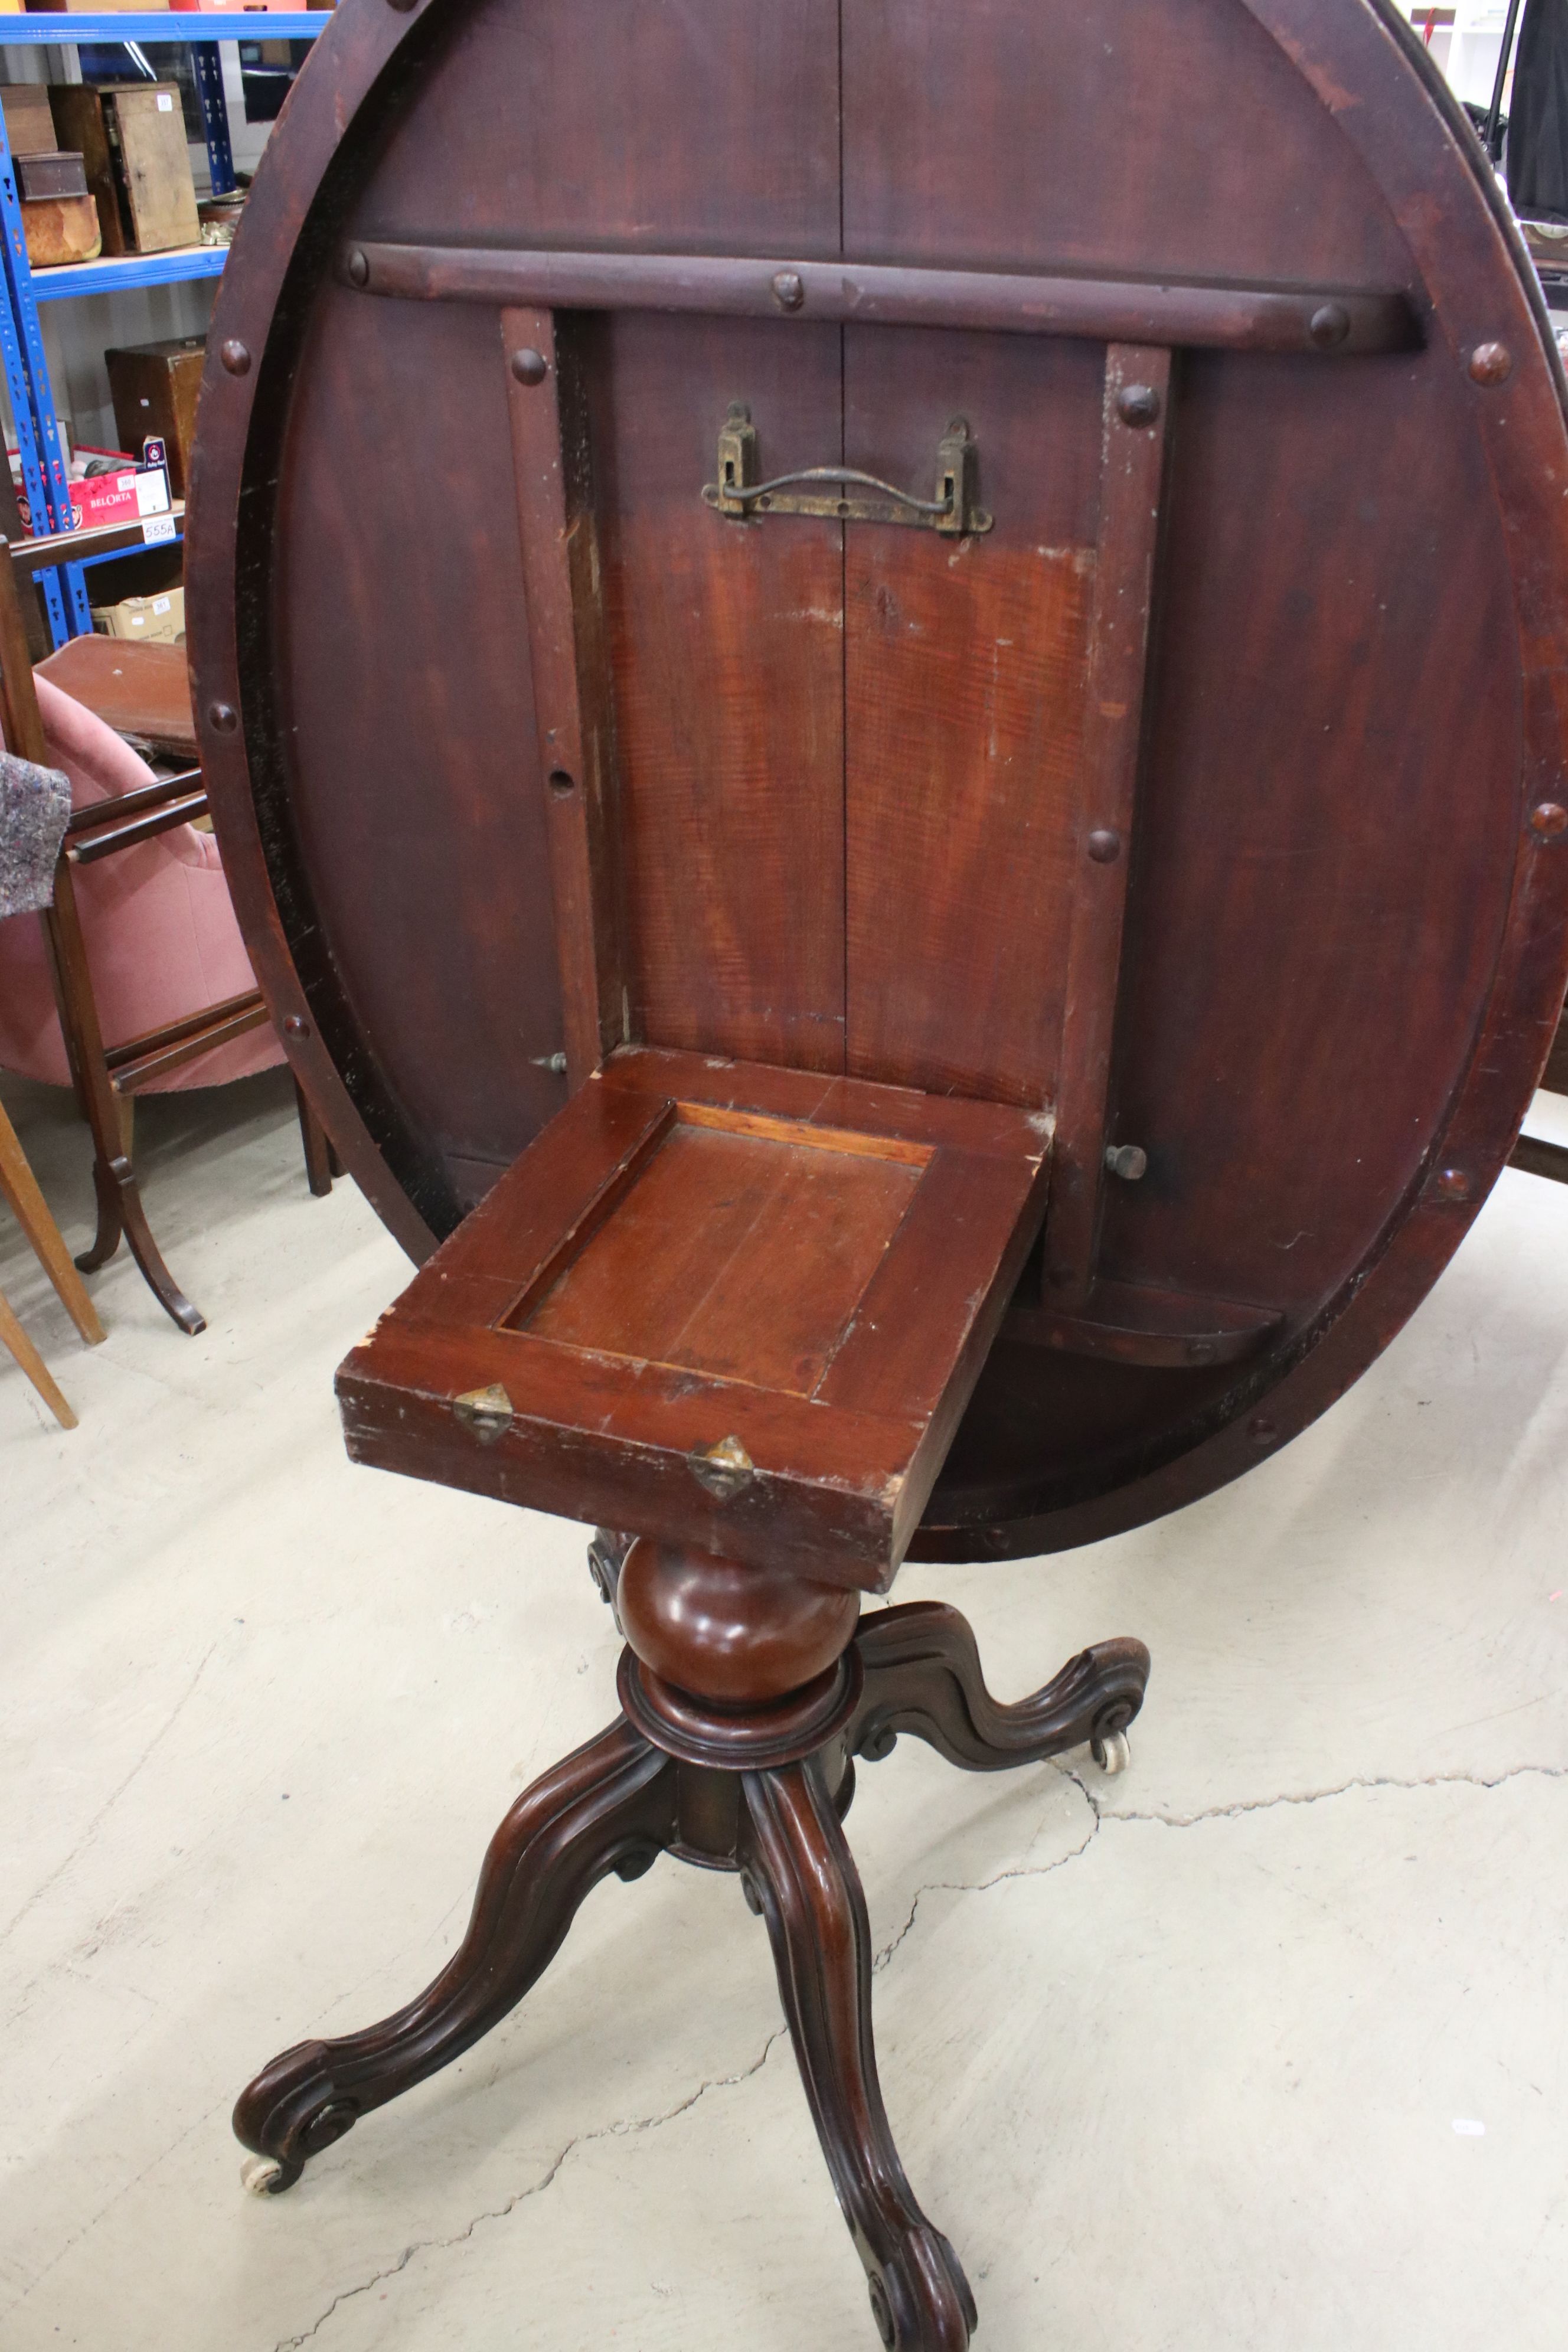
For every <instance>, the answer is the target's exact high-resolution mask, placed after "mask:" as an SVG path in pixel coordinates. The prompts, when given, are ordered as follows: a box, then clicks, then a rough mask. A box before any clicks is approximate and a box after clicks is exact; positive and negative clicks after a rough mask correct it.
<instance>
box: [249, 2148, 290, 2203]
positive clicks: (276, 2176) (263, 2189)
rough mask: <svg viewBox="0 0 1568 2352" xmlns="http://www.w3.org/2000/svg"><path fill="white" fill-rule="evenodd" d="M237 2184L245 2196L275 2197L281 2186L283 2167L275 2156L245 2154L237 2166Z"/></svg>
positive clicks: (282, 2183)
mask: <svg viewBox="0 0 1568 2352" xmlns="http://www.w3.org/2000/svg"><path fill="white" fill-rule="evenodd" d="M239 2185H240V2187H241V2188H242V2189H244V2191H245V2193H246V2195H247V2197H276V2196H277V2194H278V2192H279V2189H281V2188H282V2187H283V2185H284V2181H283V2167H282V2166H281V2165H280V2164H279V2161H278V2159H277V2158H276V2157H275V2156H247V2158H246V2159H245V2162H244V2163H243V2164H242V2165H241V2166H240V2168H239Z"/></svg>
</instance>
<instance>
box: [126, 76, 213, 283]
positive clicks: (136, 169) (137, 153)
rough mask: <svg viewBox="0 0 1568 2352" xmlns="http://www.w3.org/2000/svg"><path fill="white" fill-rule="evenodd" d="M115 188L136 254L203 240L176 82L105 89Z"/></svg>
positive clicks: (140, 83) (164, 251)
mask: <svg viewBox="0 0 1568 2352" xmlns="http://www.w3.org/2000/svg"><path fill="white" fill-rule="evenodd" d="M101 96H102V100H103V128H104V134H105V136H106V137H107V139H108V141H109V151H110V156H111V158H112V160H113V163H114V180H115V189H116V193H117V194H118V195H119V198H120V204H121V213H122V215H124V217H125V220H126V223H127V226H128V228H129V231H130V241H131V244H132V247H134V249H135V251H136V252H138V253H166V252H168V251H169V250H170V249H171V247H175V246H181V245H199V244H200V243H201V235H202V227H201V222H200V220H199V219H198V217H197V215H196V184H195V178H194V177H193V175H192V172H191V157H190V150H189V148H188V147H187V146H186V144H185V118H184V113H183V111H182V110H181V106H180V93H179V89H178V88H177V87H176V86H175V84H174V83H173V82H137V83H134V84H124V83H121V84H120V85H118V86H117V87H115V88H113V89H105V90H104V91H102V92H101Z"/></svg>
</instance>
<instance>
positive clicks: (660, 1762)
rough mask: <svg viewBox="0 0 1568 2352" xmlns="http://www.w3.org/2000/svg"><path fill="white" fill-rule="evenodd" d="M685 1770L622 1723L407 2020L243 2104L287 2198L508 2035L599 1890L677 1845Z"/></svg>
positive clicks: (495, 1871) (479, 1912)
mask: <svg viewBox="0 0 1568 2352" xmlns="http://www.w3.org/2000/svg"><path fill="white" fill-rule="evenodd" d="M675 1772H676V1767H675V1765H674V1763H673V1761H672V1760H671V1759H670V1758H669V1757H668V1756H666V1755H664V1754H662V1753H661V1752H660V1750H659V1749H658V1748H653V1747H650V1746H649V1744H648V1742H647V1740H646V1739H644V1738H643V1737H642V1735H641V1733H640V1732H637V1731H635V1730H634V1729H633V1728H632V1727H631V1725H630V1724H628V1723H626V1722H625V1721H622V1722H620V1723H616V1724H615V1725H613V1726H612V1727H611V1728H610V1729H609V1730H608V1731H606V1732H604V1733H602V1734H601V1735H600V1737H599V1738H597V1739H594V1740H590V1742H589V1743H588V1745H587V1746H586V1747H585V1748H579V1749H578V1750H577V1752H576V1754H575V1755H574V1756H569V1757H568V1758H567V1759H566V1760H565V1762H564V1763H563V1764H558V1765H557V1766H556V1767H555V1769H554V1770H553V1771H551V1772H547V1773H546V1774H545V1775H544V1777H543V1779H542V1780H536V1781H535V1782H534V1784H533V1786H532V1787H531V1789H529V1790H527V1791H526V1792H525V1793H524V1794H523V1795H522V1796H521V1797H520V1798H519V1799H518V1801H517V1803H516V1804H515V1805H514V1806H513V1807H512V1809H511V1811H510V1813H509V1814H508V1815H507V1817H506V1819H505V1821H504V1822H502V1823H501V1825H500V1829H499V1830H498V1831H497V1832H496V1834H495V1836H494V1838H493V1839H492V1840H491V1842H490V1847H489V1853H487V1854H486V1856H485V1862H484V1868H483V1870H482V1871H481V1873H480V1875H479V1893H478V1895H476V1897H475V1901H474V1909H473V1916H472V1917H471V1918H470V1920H469V1922H468V1933H467V1935H466V1936H465V1937H463V1940H462V1943H461V1944H460V1945H459V1946H458V1949H457V1951H456V1952H455V1953H454V1954H453V1955H452V1958H451V1959H450V1960H449V1961H448V1962H447V1966H446V1967H445V1968H444V1969H442V1971H441V1973H440V1975H439V1976H438V1977H437V1979H436V1980H435V1982H434V1983H433V1984H431V1985H430V1986H428V1987H427V1988H426V1990H425V1991H424V1992H422V1993H421V1994H419V1996H418V1998H417V1999H416V2000H412V2001H410V2002H409V2003H408V2005H407V2007H406V2008H405V2009H400V2010H398V2011H396V2013H395V2015H394V2016H392V2017H388V2018H384V2019H383V2021H382V2022H381V2023H380V2024H379V2025H372V2026H369V2027H367V2028H366V2030H365V2031H364V2032H362V2033H351V2034H348V2035H346V2036H345V2037H344V2038H343V2039H342V2040H341V2041H333V2042H300V2043H299V2044H298V2046H297V2047H296V2048H294V2049H292V2050H286V2051H284V2053H282V2055H281V2056H280V2057H278V2058H274V2059H273V2061H272V2063H271V2064H270V2065H268V2066H265V2067H264V2068H263V2069H262V2071H261V2073H260V2074H258V2076H257V2077H256V2080H255V2081H254V2082H253V2083H251V2084H249V2085H248V2087H247V2089H246V2090H245V2091H243V2092H242V2093H241V2095H240V2099H239V2104H238V2105H237V2107H236V2108H235V2111H234V2127H235V2130H236V2132H237V2135H238V2137H239V2138H240V2139H241V2140H242V2141H243V2142H244V2144H245V2146H246V2147H250V2148H254V2149H256V2151H257V2153H258V2157H260V2158H262V2159H263V2161H262V2162H261V2163H259V2164H257V2165H254V2166H249V2167H247V2175H246V2182H247V2187H249V2188H252V2189H256V2190H257V2192H258V2194H261V2193H266V2194H276V2192H277V2191H278V2190H279V2189H287V2188H289V2186H290V2185H291V2183H292V2182H294V2181H296V2180H298V2179H299V2178H300V2173H301V2171H302V2170H303V2169H304V2167H305V2164H306V2161H307V2159H308V2158H310V2157H312V2156H317V2155H319V2154H320V2153H321V2149H322V2148H324V2147H331V2144H332V2142H333V2141H334V2140H337V2139H341V2138H342V2136H343V2134H344V2133H345V2132H346V2131H349V2130H350V2129H352V2127H353V2125H354V2124H356V2123H357V2122H358V2121H359V2118H360V2117H361V2116H363V2115H365V2114H367V2113H368V2112H369V2110H370V2109H371V2108H372V2107H379V2106H381V2105H384V2103H385V2101H386V2100H388V2099H394V2098H395V2097H396V2096H397V2095H398V2093H399V2092H400V2091H406V2090H407V2089H409V2088H410V2086H411V2085H412V2084H415V2083H418V2082H422V2081H423V2080H424V2079H425V2077H426V2075H427V2074H435V2073H436V2072H437V2069H438V2068H440V2067H442V2066H446V2065H448V2064H450V2063H451V2061H452V2060H453V2059H454V2058H457V2057H459V2056H460V2055H461V2054H462V2053H463V2052H464V2051H465V2050H467V2049H468V2048H470V2047H471V2045H472V2044H473V2043H474V2042H478V2041H479V2038H480V2036H481V2035H482V2034H485V2033H488V2032H489V2030H490V2028H491V2027H492V2026H493V2025H498V2024H499V2023H500V2021H501V2019H502V2018H503V2017H505V2016H506V2014H507V2013H508V2011H510V2010H511V2009H513V2008H515V2007H516V2005H517V2003H518V2002H519V2001H520V2000H521V1999H522V1996H523V1994H524V1993H525V1992H526V1991H527V1990H528V1989H529V1987H530V1985H531V1984H532V1983H533V1982H534V1980H535V1979H536V1978H538V1977H540V1976H541V1975H542V1973H543V1971H544V1969H546V1968H547V1967H548V1966H549V1964H550V1962H551V1960H552V1959H553V1958H554V1956H555V1954H556V1952H557V1951H558V1950H559V1949H560V1948H561V1945H562V1943H563V1940H564V1938H565V1935H566V1931H567V1929H568V1928H569V1927H570V1926H571V1924H572V1921H573V1918H574V1915H575V1913H576V1911H577V1908H578V1906H579V1905H580V1904H581V1903H582V1901H583V1898H584V1895H586V1894H587V1893H588V1891H589V1889H590V1888H591V1887H593V1886H594V1885H596V1884H597V1882H598V1881H599V1880H600V1879H601V1878H603V1877H605V1875H606V1874H607V1873H608V1872H610V1871H612V1870H614V1871H616V1872H618V1873H619V1874H620V1875H621V1877H623V1878H637V1877H640V1876H641V1874H642V1873H643V1872H644V1871H645V1870H647V1868H648V1866H649V1864H651V1863H652V1862H654V1861H655V1860H656V1858H657V1857H658V1854H659V1853H662V1852H663V1851H664V1850H665V1849H666V1848H667V1847H668V1845H669V1844H670V1843H672V1841H673V1839H674V1836H675Z"/></svg>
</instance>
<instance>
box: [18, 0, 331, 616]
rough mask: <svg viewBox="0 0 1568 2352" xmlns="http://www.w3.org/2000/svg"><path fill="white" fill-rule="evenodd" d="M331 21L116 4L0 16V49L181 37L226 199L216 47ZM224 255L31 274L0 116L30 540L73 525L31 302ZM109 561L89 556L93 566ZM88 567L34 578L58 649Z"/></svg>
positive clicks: (228, 183) (190, 253) (199, 266)
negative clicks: (190, 54) (107, 8)
mask: <svg viewBox="0 0 1568 2352" xmlns="http://www.w3.org/2000/svg"><path fill="white" fill-rule="evenodd" d="M330 23H331V11H330V10H324V9H323V10H317V9H311V10H310V11H309V12H308V13H304V12H298V11H289V12H288V13H285V12H284V11H283V10H281V9H269V10H260V9H257V10H247V11H245V12H243V13H235V14H229V13H224V14H221V15H220V14H218V13H217V12H216V11H215V12H213V13H212V14H210V15H208V14H206V13H205V12H199V11H195V10H188V11H187V10H183V9H173V10H170V11H169V12H167V13H166V14H165V13H164V12H163V11H162V10H157V11H153V10H149V11H147V12H146V13H142V12H141V11H136V12H132V11H129V10H128V11H125V12H123V13H122V12H121V11H120V10H115V11H114V12H113V13H112V14H108V15H103V16H97V15H92V16H89V15H87V14H85V13H84V14H81V15H78V14H76V13H75V12H69V13H66V14H62V15H58V16H57V15H49V16H0V47H5V48H13V47H16V48H20V47H26V48H43V47H53V48H59V47H66V46H67V45H68V44H71V45H74V44H78V43H81V44H90V45H91V46H92V47H100V46H102V45H104V44H107V43H114V42H119V43H122V44H131V43H134V44H136V45H137V46H138V47H142V46H143V45H146V44H153V43H162V44H163V45H164V46H171V45H173V44H174V43H179V44H181V45H182V46H185V47H191V48H193V49H194V50H195V58H194V60H193V63H194V66H195V82H196V94H197V97H198V99H199V100H200V102H201V110H202V122H203V127H204V130H205V135H206V147H207V162H208V164H209V167H210V169H211V173H212V187H213V194H215V195H226V194H228V192H229V191H230V190H231V189H232V188H233V187H234V185H235V176H234V158H233V154H232V152H231V151H230V147H229V138H228V111H227V109H226V105H225V103H224V94H223V76H222V73H221V72H220V71H219V68H218V60H217V50H216V43H217V42H219V41H310V40H314V39H315V37H316V36H317V35H318V34H319V33H320V32H321V31H322V30H323V28H324V27H325V26H327V25H329V24H330ZM226 257H227V248H226V247H223V246H194V247H190V248H189V249H188V250H186V251H184V252H178V253H132V254H126V255H124V256H123V257H117V258H114V259H110V260H107V261H82V262H76V263H71V264H68V265H66V266H65V267H63V268H58V269H45V270H40V271H39V272H38V273H37V276H35V275H34V272H33V270H32V268H31V267H30V266H29V264H28V260H27V244H26V236H25V235H24V233H23V228H22V214H21V207H20V205H19V203H18V199H17V188H16V167H15V165H14V163H13V162H12V159H11V150H10V145H9V142H8V141H7V140H6V137H5V123H4V121H3V120H0V262H3V268H0V363H3V364H4V367H5V383H6V386H7V388H8V390H9V392H10V395H11V409H12V414H13V415H14V417H15V418H16V439H17V445H18V447H19V450H20V454H21V459H22V488H23V494H24V496H25V498H26V504H27V514H28V520H30V522H31V524H32V527H33V530H34V532H35V533H36V534H37V536H38V537H40V538H42V537H44V536H45V535H46V534H47V533H49V532H58V531H67V530H71V529H72V528H73V522H74V515H73V509H72V507H71V502H70V492H69V490H68V488H67V484H66V472H65V466H64V463H63V460H62V458H61V454H60V439H59V430H58V425H57V424H56V421H55V401H54V393H53V390H52V388H51V386H50V383H49V371H48V363H47V361H46V359H45V357H44V339H43V335H42V332H41V331H40V329H39V325H38V305H39V303H40V302H59V301H66V300H68V299H70V298H71V297H72V296H73V295H81V294H108V293H113V292H117V291H120V290H121V289H125V288H128V287H132V286H167V285H171V284H172V283H173V282H174V280H175V279H177V278H216V276H217V275H218V273H219V271H220V270H221V269H222V268H223V265H224V262H225V260H226ZM112 560H113V559H112V558H111V557H99V558H96V559H95V561H97V562H111V561H112ZM87 571H88V566H87V565H86V564H83V563H63V564H59V565H58V566H56V567H51V568H49V569H47V570H43V571H40V572H37V573H36V574H35V575H34V576H35V577H36V578H37V582H38V583H39V586H40V587H41V588H42V590H43V593H44V603H45V607H46V610H47V614H48V621H49V630H50V634H51V635H52V636H53V637H54V640H55V643H56V644H57V645H61V644H63V643H64V642H65V640H66V638H67V637H68V636H78V635H82V634H84V633H86V632H88V631H90V629H91V627H92V614H91V610H90V608H89V603H88V594H87Z"/></svg>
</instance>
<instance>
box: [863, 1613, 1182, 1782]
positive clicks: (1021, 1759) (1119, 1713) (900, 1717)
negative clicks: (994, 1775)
mask: <svg viewBox="0 0 1568 2352" xmlns="http://www.w3.org/2000/svg"><path fill="white" fill-rule="evenodd" d="M855 1646H856V1648H857V1650H858V1652H859V1654H860V1662H861V1664H862V1666H863V1667H864V1669H865V1674H866V1688H865V1694H864V1696H863V1697H862V1699H861V1702H860V1706H859V1707H858V1711H857V1713H856V1716H855V1719H854V1721H853V1723H852V1724H851V1726H850V1732H849V1741H850V1750H851V1753H852V1754H855V1755H859V1756H864V1757H866V1758H868V1759H869V1760H870V1761H871V1762H873V1763H876V1762H878V1761H879V1759H881V1758H882V1757H884V1756H886V1755H888V1754H889V1752H890V1750H891V1748H892V1746H893V1743H894V1741H895V1739H896V1738H898V1736H899V1734H900V1732H901V1731H908V1732H912V1733H913V1734H914V1735H915V1737H916V1738H920V1739H924V1740H927V1741H929V1743H930V1744H931V1747H932V1748H936V1749H937V1751H938V1752H939V1754H941V1755H943V1756H945V1757H946V1758H947V1759H948V1761H949V1763H951V1764H958V1765H962V1766H963V1769H965V1770H966V1771H970V1772H1004V1771H1006V1770H1008V1769H1011V1768H1012V1767H1013V1766H1014V1765H1016V1764H1034V1763H1039V1762H1041V1761H1042V1760H1043V1759H1045V1758H1046V1757H1047V1756H1059V1755H1061V1754H1062V1753H1063V1752H1064V1751H1065V1750H1066V1749H1067V1748H1081V1747H1082V1746H1083V1745H1084V1744H1085V1742H1086V1741H1087V1742H1091V1743H1092V1744H1093V1745H1094V1747H1095V1748H1096V1751H1097V1754H1100V1753H1101V1751H1102V1750H1103V1749H1104V1748H1105V1747H1106V1745H1107V1744H1108V1743H1110V1742H1111V1741H1113V1740H1116V1739H1118V1738H1120V1737H1121V1735H1122V1734H1124V1733H1125V1731H1126V1728H1127V1726H1128V1725H1129V1724H1130V1723H1131V1720H1132V1718H1133V1717H1134V1716H1135V1715H1136V1714H1137V1712H1138V1710H1139V1708H1140V1707H1141V1706H1142V1704H1143V1693H1144V1689H1145V1686H1146V1685H1147V1683H1148V1680H1149V1653H1148V1651H1147V1650H1146V1649H1145V1648H1144V1646H1143V1644H1142V1642H1134V1641H1131V1640H1122V1641H1116V1642H1097V1643H1095V1644H1094V1646H1093V1648H1092V1649H1089V1650H1083V1651H1080V1652H1079V1655H1078V1656H1077V1657H1076V1658H1071V1659H1069V1660H1068V1664H1066V1665H1065V1666H1064V1667H1063V1668H1062V1670H1061V1672H1060V1674H1058V1675H1054V1676H1053V1677H1052V1679H1051V1680H1050V1681H1049V1682H1048V1683H1047V1685H1045V1688H1044V1689H1043V1690H1037V1691H1036V1692H1035V1694H1034V1696H1032V1697H1030V1698H1026V1699H1020V1700H1019V1701H1018V1702H1017V1704H1016V1706H1002V1705H1001V1704H999V1702H998V1701H997V1700H995V1699H994V1698H993V1697H992V1696H991V1694H990V1692H989V1691H988V1690H987V1689H986V1687H985V1677H984V1673H983V1672H982V1670H981V1664H980V1653H979V1651H978V1649H977V1648H976V1646H975V1641H974V1635H973V1631H972V1630H971V1627H970V1624H969V1621H968V1619H967V1618H965V1617H962V1616H961V1615H960V1614H959V1612H958V1611H957V1610H956V1609H949V1608H947V1607H946V1606H945V1605H944V1604H943V1603H942V1602H941V1601H914V1602H912V1603H910V1605H909V1606H908V1607H905V1608H901V1609H889V1610H886V1611H884V1612H881V1613H880V1614H879V1615H877V1616H874V1617H869V1618H867V1619H866V1620H865V1621H864V1622H862V1624H861V1626H860V1629H859V1631H858V1633H857V1634H856V1637H855Z"/></svg>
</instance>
